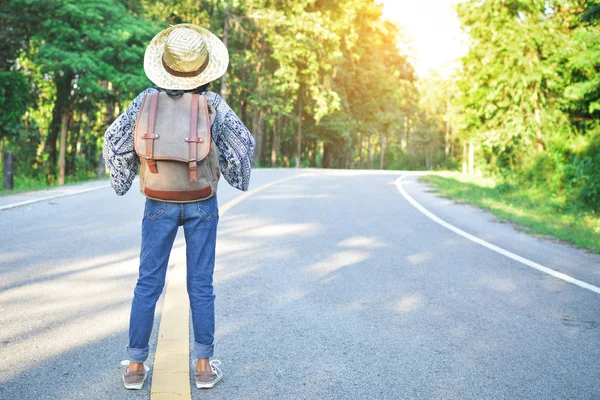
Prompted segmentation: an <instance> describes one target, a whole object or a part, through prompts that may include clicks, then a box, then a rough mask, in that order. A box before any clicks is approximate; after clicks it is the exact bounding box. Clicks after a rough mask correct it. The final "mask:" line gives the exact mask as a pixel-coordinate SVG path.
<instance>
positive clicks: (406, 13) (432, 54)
mask: <svg viewBox="0 0 600 400" xmlns="http://www.w3.org/2000/svg"><path fill="white" fill-rule="evenodd" d="M378 2H379V3H383V5H384V10H383V12H384V16H385V17H386V18H388V19H391V20H392V21H397V22H399V23H400V25H402V27H403V28H404V29H405V30H406V37H407V39H408V40H409V42H408V43H402V44H401V46H402V48H403V50H404V51H405V52H408V54H409V55H410V56H411V62H412V64H413V65H414V66H415V68H416V70H417V74H418V75H419V76H420V77H424V76H427V75H428V73H429V70H430V69H435V70H438V71H439V72H440V73H441V74H442V75H444V76H448V75H449V74H450V73H451V71H452V70H453V65H452V64H453V61H454V60H456V59H458V58H459V57H461V56H463V55H464V54H465V53H466V50H467V43H466V37H465V36H464V34H463V33H462V32H461V30H460V24H459V22H458V17H457V16H456V12H455V11H454V9H453V8H452V6H453V5H454V4H456V3H459V2H460V0H378Z"/></svg>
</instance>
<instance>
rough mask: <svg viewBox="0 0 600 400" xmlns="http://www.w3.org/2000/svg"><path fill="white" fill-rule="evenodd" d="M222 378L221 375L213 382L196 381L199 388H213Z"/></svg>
mask: <svg viewBox="0 0 600 400" xmlns="http://www.w3.org/2000/svg"><path fill="white" fill-rule="evenodd" d="M220 380H221V377H218V378H217V379H216V380H215V381H213V382H196V387H197V388H198V389H212V388H214V387H215V385H216V384H217V382H219V381H220Z"/></svg>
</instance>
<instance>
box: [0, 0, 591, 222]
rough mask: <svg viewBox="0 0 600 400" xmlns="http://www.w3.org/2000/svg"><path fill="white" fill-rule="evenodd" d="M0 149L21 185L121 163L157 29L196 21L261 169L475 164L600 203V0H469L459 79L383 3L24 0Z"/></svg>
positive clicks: (1, 74)
mask: <svg viewBox="0 0 600 400" xmlns="http://www.w3.org/2000/svg"><path fill="white" fill-rule="evenodd" d="M0 7H1V8H0V37H1V38H2V40H1V47H0V53H1V57H0V105H1V109H2V113H1V114H0V150H2V152H4V151H7V150H10V151H12V152H13V154H14V157H15V181H16V185H17V186H18V185H23V186H27V185H28V184H30V183H31V182H39V183H43V184H45V185H56V184H63V183H65V182H67V183H68V182H74V181H79V180H85V179H91V178H94V177H97V176H98V175H99V174H100V175H102V174H103V173H104V166H103V165H102V164H101V162H102V160H101V158H102V157H101V153H102V149H101V146H102V138H103V134H104V131H105V130H106V128H107V127H108V126H109V125H110V123H111V122H112V121H113V120H114V119H115V118H116V117H117V116H118V115H119V114H120V113H121V112H122V111H123V110H124V109H125V108H126V107H127V106H128V105H129V103H130V102H131V100H132V99H133V98H134V97H135V96H136V95H137V94H138V93H139V92H140V91H142V90H143V89H145V88H146V87H149V86H152V83H151V82H150V81H149V80H148V79H147V78H146V77H145V75H144V72H143V62H142V61H143V54H144V50H145V47H146V45H147V44H148V42H149V41H150V39H151V38H152V37H153V36H154V35H155V34H156V33H157V32H159V31H160V30H162V29H164V28H166V27H168V26H169V24H177V23H183V22H189V23H194V24H198V25H201V26H203V27H206V28H208V29H210V30H211V31H212V32H214V33H215V34H217V35H218V36H219V37H220V38H221V39H222V40H223V41H224V42H225V43H226V45H227V47H228V49H229V53H230V65H229V69H228V72H227V74H226V75H225V76H224V77H223V78H222V79H220V80H218V81H215V82H213V83H212V84H211V88H210V90H212V91H215V92H218V93H220V94H221V95H222V96H223V97H224V98H226V100H227V102H228V103H229V104H230V105H231V107H232V108H233V109H234V110H235V111H236V113H237V114H238V115H239V116H240V118H241V119H242V120H243V121H244V123H245V124H246V125H247V126H248V128H250V130H251V131H252V133H253V135H254V137H255V139H256V143H257V148H256V153H255V157H254V160H255V166H256V167H297V166H299V167H318V168H350V169H396V170H400V169H405V170H462V171H464V172H466V173H471V174H481V175H494V176H499V177H502V179H503V180H504V182H505V183H506V185H508V186H510V185H531V186H539V187H542V188H544V190H547V191H548V193H549V194H557V193H560V194H561V195H563V196H564V198H565V201H566V202H571V201H574V202H577V203H578V204H581V205H582V207H586V208H587V209H589V210H592V212H597V211H598V210H599V209H600V200H599V199H600V126H599V123H598V122H599V116H600V27H599V26H598V20H599V17H600V5H599V4H598V3H596V2H592V1H584V0H556V1H550V0H470V1H465V2H461V3H459V4H458V5H457V6H456V11H457V14H458V16H459V19H460V22H461V25H462V27H463V29H464V31H465V32H466V33H467V34H468V36H469V50H468V53H467V54H466V56H465V57H464V58H463V59H462V60H460V68H459V69H458V70H457V71H456V73H455V74H454V75H453V76H450V77H442V76H439V75H436V74H435V73H434V72H433V73H432V74H430V75H428V76H424V77H419V76H417V74H416V73H415V70H414V68H413V66H412V65H411V63H410V61H409V60H410V58H409V55H408V54H403V53H402V51H401V50H399V46H398V43H399V42H400V41H401V40H402V39H403V37H402V35H403V30H402V27H400V26H398V25H397V24H395V23H394V22H392V21H389V20H386V19H385V18H384V17H383V13H382V6H381V5H379V4H378V3H377V2H376V1H374V0H296V1H290V0H228V1H226V0H200V1H198V0H195V1H192V0H163V1H147V0H78V1H74V0H8V1H5V2H3V5H2V6H0Z"/></svg>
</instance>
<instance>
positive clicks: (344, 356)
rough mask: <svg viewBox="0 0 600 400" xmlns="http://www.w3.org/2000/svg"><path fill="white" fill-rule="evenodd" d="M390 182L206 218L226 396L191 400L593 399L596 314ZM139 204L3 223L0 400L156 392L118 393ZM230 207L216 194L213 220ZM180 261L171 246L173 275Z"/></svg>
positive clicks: (419, 194)
mask: <svg viewBox="0 0 600 400" xmlns="http://www.w3.org/2000/svg"><path fill="white" fill-rule="evenodd" d="M400 176H402V173H398V172H394V173H390V172H382V171H371V172H367V171H320V170H300V171H299V170H293V169H290V170H285V169H282V170H276V169H275V170H269V169H257V170H255V171H253V176H252V185H251V189H253V188H261V187H264V185H266V184H268V183H270V182H276V181H278V180H281V179H283V178H288V177H293V178H291V179H289V180H285V181H282V182H280V183H277V184H274V185H271V186H269V187H267V188H265V189H263V190H261V191H259V192H256V193H253V194H251V195H250V196H247V197H245V198H243V199H242V200H241V201H238V202H236V204H235V205H233V206H231V207H227V208H228V209H227V210H226V212H225V213H223V215H221V217H220V222H219V232H218V244H217V264H216V271H215V282H214V283H215V293H216V296H217V297H216V315H217V330H216V339H215V358H218V359H220V360H221V362H222V366H221V367H222V370H223V371H224V378H223V381H222V382H220V383H219V384H218V385H217V386H216V387H215V388H214V389H212V390H203V391H200V390H198V389H196V388H195V387H194V386H193V385H192V388H191V395H190V396H191V398H193V399H261V400H263V399H444V400H447V399H461V400H464V399H536V400H538V399H578V400H580V399H590V400H592V399H600V379H599V378H600V361H599V360H600V295H598V294H597V293H595V292H593V291H592V290H588V289H585V288H582V287H580V286H576V285H574V284H572V283H569V282H567V281H565V280H562V279H558V278H556V277H554V276H551V275H548V274H546V273H544V272H540V271H538V270H535V269H533V268H531V267H529V266H527V265H525V264H523V263H522V262H519V261H516V260H515V259H512V258H509V257H507V256H505V255H503V254H500V253H498V252H495V251H492V250H490V249H489V248H486V247H483V246H481V245H480V244H477V243H475V242H473V241H471V240H468V239H467V238H465V237H463V236H460V235H458V234H456V233H455V232H453V231H451V230H449V229H447V228H445V227H443V226H441V225H439V224H438V223H436V222H434V221H433V220H432V219H430V218H429V217H428V216H426V215H424V214H423V213H422V212H420V211H419V210H417V209H416V208H415V207H414V205H413V204H411V203H409V202H408V201H407V199H406V198H405V197H404V196H402V195H401V193H400V192H399V190H398V185H397V179H398V177H400ZM401 184H402V187H403V188H404V189H405V190H406V192H407V193H408V194H409V195H410V196H411V197H413V198H414V199H415V201H417V202H418V203H419V204H421V205H422V206H423V207H425V208H426V209H427V210H429V211H430V212H431V213H433V214H435V215H436V216H438V217H439V218H441V219H443V220H444V221H446V222H447V223H449V224H452V226H455V227H457V228H459V229H461V230H463V231H465V232H468V233H469V234H471V235H474V236H476V237H478V238H481V239H483V240H485V241H487V242H489V243H492V244H494V245H496V246H498V247H500V248H502V249H505V250H506V251H509V252H511V253H514V254H516V255H518V256H521V257H524V258H526V259H527V260H531V261H533V262H535V263H539V264H540V265H543V266H545V267H547V268H550V269H552V270H554V271H557V272H559V273H563V274H565V275H568V276H569V277H573V278H574V279H577V280H580V281H582V282H585V283H587V284H589V285H590V286H591V287H596V288H597V287H600V256H598V255H595V254H591V253H588V252H585V251H582V250H577V249H575V248H573V247H572V246H569V245H565V244H562V243H558V242H557V241H554V240H550V239H544V238H535V237H532V236H529V235H526V234H524V233H522V232H520V231H519V230H517V229H515V228H514V227H513V226H511V225H510V224H503V223H499V222H496V220H495V219H494V217H492V216H491V215H490V214H488V213H486V212H483V211H480V210H478V209H476V208H474V207H471V206H467V205H461V204H455V203H453V202H451V201H448V200H445V199H441V198H438V197H436V196H435V195H433V194H432V193H431V192H430V191H429V190H428V187H427V186H425V185H423V184H420V183H418V182H417V179H416V178H415V177H406V178H404V180H403V181H402V183H401ZM104 185H105V183H104ZM135 185H136V184H134V187H133V188H132V189H131V190H130V192H129V193H128V194H127V195H125V196H123V197H118V196H116V195H115V194H114V192H113V191H112V189H110V188H104V189H98V190H92V191H87V192H85V193H81V194H76V195H71V196H68V197H62V198H56V199H53V200H44V201H41V202H37V203H32V204H27V205H24V206H21V207H17V208H12V209H5V210H2V211H0V243H2V244H1V246H2V251H1V253H0V310H1V312H0V327H1V328H0V399H7V400H8V399H11V400H12V399H35V400H38V399H69V400H70V399H111V400H118V399H131V398H140V399H148V398H150V393H151V388H152V374H150V376H149V378H148V380H147V381H146V383H145V385H144V388H143V389H142V390H139V391H127V390H126V389H124V388H123V386H122V383H121V373H122V371H123V368H124V367H122V366H121V365H120V362H121V360H122V359H125V358H127V354H126V352H125V345H126V344H127V337H128V323H129V310H130V305H131V299H132V296H133V288H134V286H135V282H136V279H137V267H138V265H137V263H138V259H139V246H140V227H141V219H142V214H143V203H144V197H143V196H142V195H141V194H140V193H139V191H138V190H137V186H135ZM240 195H243V193H242V192H239V191H235V190H234V189H232V188H230V187H228V186H227V184H226V182H225V181H221V183H220V188H219V194H218V200H219V204H220V205H221V206H222V207H223V206H225V205H227V204H229V205H231V204H233V203H231V201H232V200H234V199H236V198H238V196H240ZM44 196H47V194H45V195H44ZM17 201H22V198H21V197H20V198H17V197H15V198H14V202H15V203H16V202H17ZM3 202H4V203H3V204H9V203H10V198H8V199H7V198H4V199H3ZM184 245H185V242H184V238H183V230H182V229H180V231H179V234H178V238H177V239H176V242H175V246H174V250H173V251H174V253H173V254H174V255H173V256H172V260H171V261H170V266H169V269H170V271H169V273H171V272H172V270H173V269H174V268H175V267H177V265H179V264H180V263H181V262H183V260H182V258H181V257H180V256H178V255H176V253H177V252H181V251H182V249H183V246H184ZM177 254H180V253H177ZM168 284H169V283H167V285H168ZM164 293H165V292H163V295H162V296H161V298H160V300H159V303H158V305H157V310H156V318H155V327H154V331H153V335H152V337H151V342H150V348H151V354H150V357H149V359H148V361H147V362H148V364H149V365H150V366H151V367H152V366H153V361H154V351H155V350H156V345H157V339H158V331H159V325H160V322H161V318H162V313H163V311H165V310H164V309H163V304H164ZM165 312H169V311H168V310H167V311H165ZM192 337H193V336H192ZM152 373H154V371H152ZM192 377H193V376H192ZM174 398H175V397H174Z"/></svg>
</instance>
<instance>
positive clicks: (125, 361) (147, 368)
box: [121, 360, 150, 371]
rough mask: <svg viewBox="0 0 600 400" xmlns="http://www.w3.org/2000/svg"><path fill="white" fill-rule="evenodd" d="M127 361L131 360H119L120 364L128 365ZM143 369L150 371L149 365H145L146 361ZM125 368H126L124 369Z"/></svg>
mask: <svg viewBox="0 0 600 400" xmlns="http://www.w3.org/2000/svg"><path fill="white" fill-rule="evenodd" d="M129 363H131V361H129V360H121V365H124V366H127V367H129ZM144 369H145V370H146V371H150V367H149V366H147V365H146V363H144ZM126 370H127V369H126Z"/></svg>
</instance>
